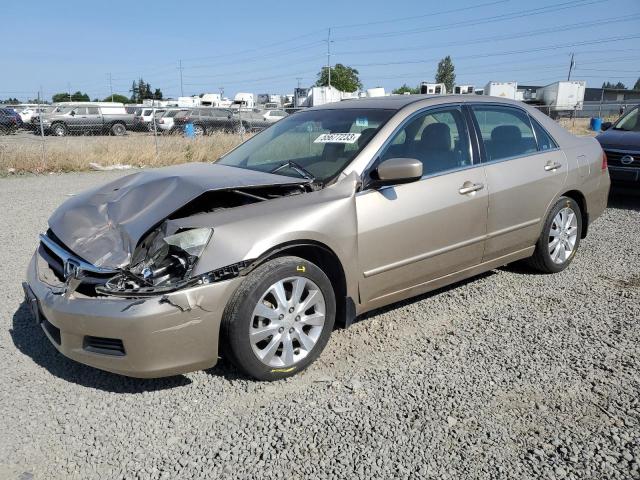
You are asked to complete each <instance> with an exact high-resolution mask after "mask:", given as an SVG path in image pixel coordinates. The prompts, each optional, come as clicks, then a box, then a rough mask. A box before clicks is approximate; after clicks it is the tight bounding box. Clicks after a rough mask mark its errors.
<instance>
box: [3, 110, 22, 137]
mask: <svg viewBox="0 0 640 480" xmlns="http://www.w3.org/2000/svg"><path fill="white" fill-rule="evenodd" d="M20 127H22V119H21V118H20V115H18V112H16V111H15V110H14V109H13V108H6V107H5V108H0V135H6V134H7V133H11V132H13V131H14V130H17V129H18V128H20Z"/></svg>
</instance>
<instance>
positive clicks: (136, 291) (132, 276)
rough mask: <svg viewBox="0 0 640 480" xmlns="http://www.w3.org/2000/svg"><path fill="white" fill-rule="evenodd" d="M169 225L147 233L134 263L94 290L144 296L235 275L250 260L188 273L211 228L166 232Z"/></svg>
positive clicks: (209, 235) (208, 237)
mask: <svg viewBox="0 0 640 480" xmlns="http://www.w3.org/2000/svg"><path fill="white" fill-rule="evenodd" d="M167 226H168V224H167V223H164V224H163V225H162V227H161V228H159V229H157V230H155V231H154V232H152V233H151V234H150V235H148V236H147V238H146V239H145V241H143V242H142V244H141V245H140V247H139V248H138V249H137V250H136V252H135V253H134V257H133V258H134V262H135V263H134V264H133V266H132V267H130V268H125V269H122V271H121V272H119V273H118V274H117V275H115V276H114V277H112V278H110V279H109V280H107V282H106V283H105V284H104V285H101V286H97V287H96V292H97V293H99V294H103V295H113V296H121V297H132V296H135V297H144V296H153V295H160V294H165V293H170V292H173V291H176V290H179V289H182V288H187V287H191V286H195V285H206V284H208V283H213V282H219V281H222V280H227V279H229V278H233V277H236V276H238V275H239V274H240V273H241V271H242V270H243V269H244V268H246V267H247V266H248V265H249V264H250V263H251V262H250V261H242V262H238V263H235V264H233V265H229V266H228V267H225V268H221V269H218V270H215V271H212V272H208V273H205V274H201V275H197V276H191V273H192V271H193V268H194V266H195V264H196V262H197V261H198V259H199V258H200V255H201V254H202V252H203V250H204V249H205V247H206V246H207V244H208V242H209V240H210V239H211V236H212V234H213V229H212V228H193V229H187V230H182V231H178V232H177V233H173V234H170V235H167V232H166V229H167Z"/></svg>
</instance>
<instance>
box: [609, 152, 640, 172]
mask: <svg viewBox="0 0 640 480" xmlns="http://www.w3.org/2000/svg"><path fill="white" fill-rule="evenodd" d="M605 153H606V154H607V163H608V164H609V165H610V166H612V167H625V168H640V151H638V152H632V151H625V150H605ZM626 155H629V156H631V157H633V162H631V163H626V164H625V163H623V162H622V161H621V160H622V157H624V156H626Z"/></svg>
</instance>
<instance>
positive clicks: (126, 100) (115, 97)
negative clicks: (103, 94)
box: [103, 93, 129, 103]
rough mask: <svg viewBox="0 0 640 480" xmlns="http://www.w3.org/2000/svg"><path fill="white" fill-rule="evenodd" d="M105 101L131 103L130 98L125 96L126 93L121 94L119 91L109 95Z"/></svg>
mask: <svg viewBox="0 0 640 480" xmlns="http://www.w3.org/2000/svg"><path fill="white" fill-rule="evenodd" d="M103 102H120V103H129V98H128V97H125V96H124V95H120V94H119V93H114V94H113V95H109V96H108V97H107V98H105V99H104V100H103Z"/></svg>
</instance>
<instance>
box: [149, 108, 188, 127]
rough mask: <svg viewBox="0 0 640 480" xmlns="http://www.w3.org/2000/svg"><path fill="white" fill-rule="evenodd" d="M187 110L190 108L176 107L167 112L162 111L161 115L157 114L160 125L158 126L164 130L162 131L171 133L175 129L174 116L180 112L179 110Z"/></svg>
mask: <svg viewBox="0 0 640 480" xmlns="http://www.w3.org/2000/svg"><path fill="white" fill-rule="evenodd" d="M187 110H189V109H188V108H175V109H171V110H167V111H166V112H164V113H162V114H161V115H156V122H157V125H158V128H159V129H160V130H162V133H169V132H171V131H172V130H173V127H174V121H173V119H174V117H175V116H176V115H177V114H178V113H179V112H186V111H187Z"/></svg>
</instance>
